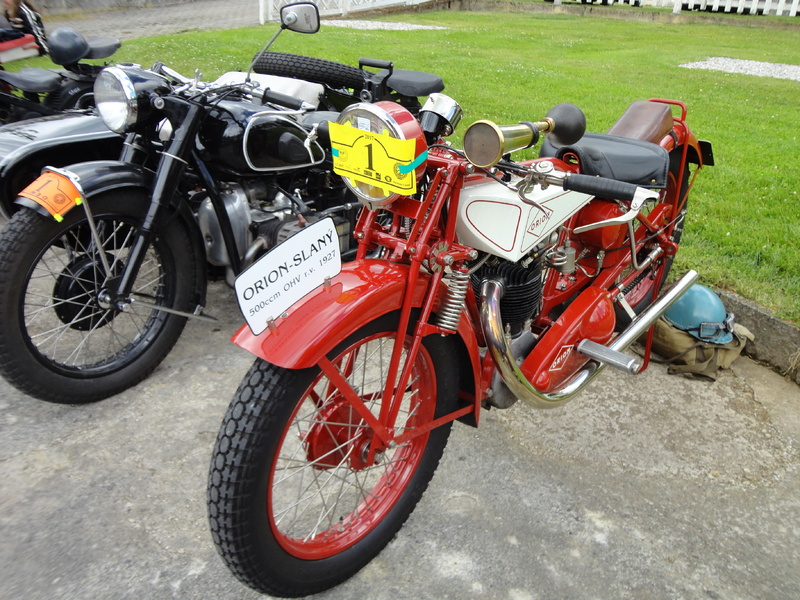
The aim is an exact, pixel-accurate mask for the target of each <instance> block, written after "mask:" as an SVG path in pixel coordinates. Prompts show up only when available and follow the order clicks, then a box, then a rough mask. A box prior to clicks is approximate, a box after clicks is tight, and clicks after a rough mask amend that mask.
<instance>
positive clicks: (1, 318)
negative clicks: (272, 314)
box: [0, 189, 197, 404]
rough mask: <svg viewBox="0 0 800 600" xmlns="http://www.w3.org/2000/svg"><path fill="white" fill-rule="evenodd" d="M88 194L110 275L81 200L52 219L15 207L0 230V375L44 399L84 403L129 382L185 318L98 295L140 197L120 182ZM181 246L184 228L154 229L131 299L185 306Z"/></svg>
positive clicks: (141, 206)
mask: <svg viewBox="0 0 800 600" xmlns="http://www.w3.org/2000/svg"><path fill="white" fill-rule="evenodd" d="M90 202H91V207H92V212H93V215H94V219H95V223H96V227H97V231H98V233H99V235H100V238H101V240H102V255H104V257H105V259H106V262H107V264H108V265H109V267H110V270H111V273H110V274H109V273H107V272H106V271H105V266H104V265H103V261H102V257H101V252H98V251H97V247H96V245H95V244H94V241H93V239H92V236H91V233H90V228H89V224H88V221H87V219H86V213H85V211H84V210H83V209H82V208H81V207H76V208H74V209H72V210H71V211H70V212H69V213H67V215H66V216H65V219H64V221H63V222H61V223H58V222H56V221H55V220H54V219H51V218H44V217H42V216H41V215H39V214H38V213H36V212H34V211H32V210H29V209H21V210H19V211H18V212H17V213H16V214H15V215H14V216H13V218H12V219H11V220H10V221H9V222H8V223H7V225H6V227H5V228H4V230H3V232H2V234H0V373H2V375H3V376H4V377H5V378H6V379H7V380H8V381H9V382H10V383H11V384H12V385H14V386H15V387H17V388H18V389H19V390H21V391H23V392H25V393H26V394H29V395H31V396H35V397H37V398H40V399H42V400H47V401H49V402H57V403H65V404H82V403H86V402H93V401H97V400H102V399H103V398H107V397H108V396H111V395H114V394H117V393H119V392H121V391H123V390H125V389H127V388H129V387H131V386H133V385H135V384H136V383H138V382H139V381H141V380H142V379H144V378H145V377H147V375H149V374H150V373H151V372H152V371H153V369H155V368H156V366H157V365H158V364H159V363H160V362H161V361H162V360H163V359H164V357H165V356H166V355H167V353H168V352H169V351H170V349H171V348H172V346H173V345H174V344H175V342H176V341H177V340H178V337H179V336H180V334H181V332H182V330H183V327H184V325H185V323H186V318H185V317H181V316H177V315H174V314H169V313H166V312H163V311H159V310H154V309H152V308H149V307H146V306H143V305H141V304H140V305H137V304H136V303H135V302H134V303H133V304H131V305H130V306H129V310H127V311H124V312H123V311H119V310H117V309H115V308H113V307H111V306H108V304H107V303H104V302H103V301H102V296H101V292H102V291H103V290H105V289H107V288H108V287H111V286H112V285H113V284H112V282H111V280H113V279H114V278H115V277H117V276H119V275H120V274H121V272H122V269H123V267H124V265H125V263H126V261H127V257H128V253H129V251H130V247H131V244H132V243H133V240H134V234H135V231H136V227H137V226H138V224H139V223H141V221H142V218H143V217H144V215H145V213H146V210H147V208H148V205H149V198H148V196H147V194H146V193H145V192H144V191H142V190H133V189H123V190H112V191H109V192H106V193H103V194H99V195H97V196H96V197H93V198H91V199H90ZM190 248H191V243H190V240H189V235H188V232H187V231H186V229H185V227H183V226H182V225H180V223H176V222H171V223H170V224H169V226H168V227H164V228H163V231H161V232H159V233H158V234H157V235H156V236H155V239H154V241H153V242H152V244H151V245H150V247H149V248H148V250H147V253H146V256H145V260H144V263H143V265H142V267H141V268H140V269H139V272H138V274H137V277H136V280H135V281H134V286H133V297H134V299H137V298H138V299H140V300H142V301H146V302H148V303H152V304H158V305H163V306H166V307H169V308H173V309H178V310H184V311H185V310H187V309H188V308H189V306H188V304H189V301H190V297H191V293H192V290H193V289H194V285H195V278H196V277H197V265H196V264H195V263H194V260H193V258H192V255H191V250H190Z"/></svg>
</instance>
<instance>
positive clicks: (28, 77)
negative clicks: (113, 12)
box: [0, 27, 120, 123]
mask: <svg viewBox="0 0 800 600" xmlns="http://www.w3.org/2000/svg"><path fill="white" fill-rule="evenodd" d="M47 46H48V52H49V54H50V58H51V60H52V61H53V62H54V63H55V64H57V65H59V66H61V67H63V69H59V70H51V69H39V68H33V67H26V68H24V69H21V70H20V71H19V72H16V73H12V72H9V71H5V70H0V123H13V122H15V121H21V120H24V119H30V118H33V117H40V116H44V115H55V114H58V113H61V112H63V111H65V110H71V109H86V108H90V107H92V106H94V91H93V89H94V81H95V79H96V77H97V75H98V74H99V73H100V71H101V70H102V69H103V67H104V65H93V64H89V63H85V62H81V61H83V60H92V59H103V58H108V57H110V56H111V55H113V54H114V53H115V52H116V51H117V50H118V49H119V47H120V42H119V40H118V39H115V38H110V37H91V38H88V39H87V38H86V37H84V36H83V35H82V34H80V33H79V32H77V31H75V30H74V29H71V28H69V27H60V28H58V29H56V30H55V31H54V32H53V33H52V34H50V36H49V38H48V39H47Z"/></svg>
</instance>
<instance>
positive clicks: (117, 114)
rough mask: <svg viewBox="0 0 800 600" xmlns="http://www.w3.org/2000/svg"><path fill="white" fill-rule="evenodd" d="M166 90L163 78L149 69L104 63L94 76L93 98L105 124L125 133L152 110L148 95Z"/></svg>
mask: <svg viewBox="0 0 800 600" xmlns="http://www.w3.org/2000/svg"><path fill="white" fill-rule="evenodd" d="M169 90H170V87H169V84H168V83H167V82H166V80H164V79H163V78H162V77H160V76H159V75H156V74H155V73H153V72H151V71H143V70H142V69H138V68H123V67H108V68H106V69H103V70H102V71H100V74H99V75H98V76H97V79H96V80H95V83H94V100H95V103H96V104H97V112H99V113H100V117H101V118H102V119H103V122H104V123H105V124H106V127H108V128H109V129H110V130H111V131H115V132H117V133H126V132H128V131H131V130H132V129H133V128H134V127H135V126H136V125H137V124H139V123H141V122H143V121H144V120H145V119H147V117H149V116H150V114H152V112H153V108H152V105H151V100H150V97H151V95H152V94H154V93H159V92H161V93H166V92H168V91H169Z"/></svg>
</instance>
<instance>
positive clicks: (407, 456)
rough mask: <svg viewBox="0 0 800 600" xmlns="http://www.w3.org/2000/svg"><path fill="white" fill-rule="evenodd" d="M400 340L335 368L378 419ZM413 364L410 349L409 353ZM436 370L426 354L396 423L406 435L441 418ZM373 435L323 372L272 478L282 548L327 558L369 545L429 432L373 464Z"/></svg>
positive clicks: (271, 505) (370, 343)
mask: <svg viewBox="0 0 800 600" xmlns="http://www.w3.org/2000/svg"><path fill="white" fill-rule="evenodd" d="M393 347H394V334H389V333H382V334H377V335H374V336H371V337H369V338H365V339H362V340H359V341H358V342H357V343H356V344H355V345H354V346H352V347H350V348H348V349H347V350H345V351H344V352H343V353H342V354H341V355H339V357H337V359H336V360H335V361H333V363H334V364H335V365H337V366H338V367H339V369H340V371H341V372H342V374H343V375H344V376H345V377H346V379H347V380H348V382H349V383H350V385H351V386H352V387H353V389H354V390H356V391H357V393H358V394H359V396H360V397H361V398H362V400H364V402H365V404H366V406H367V407H368V408H369V409H370V410H371V411H372V413H373V414H375V415H376V416H377V415H378V413H379V411H380V406H381V400H382V394H383V390H384V382H385V381H386V371H387V369H388V364H389V360H390V358H391V355H392V349H393ZM403 354H404V360H405V349H404V353H403ZM435 405H436V385H435V376H434V370H433V364H432V361H431V358H430V355H429V354H428V353H427V351H426V350H425V348H424V347H421V348H420V351H419V353H418V356H417V359H416V361H415V364H414V368H413V372H412V375H411V378H410V380H409V384H408V385H407V387H406V390H405V395H404V400H403V404H402V406H401V409H400V413H399V415H398V418H397V422H396V425H395V431H396V433H397V434H398V435H399V434H401V433H403V432H404V431H408V430H410V429H414V428H417V427H420V426H421V425H424V424H426V423H429V422H430V421H432V420H433V418H434V411H435ZM370 437H371V436H370V429H369V428H368V427H367V426H366V425H365V423H364V422H363V419H362V418H361V417H360V416H358V415H357V414H356V412H355V410H354V409H353V408H352V407H351V405H350V404H349V403H348V402H347V401H346V400H345V399H344V398H343V397H342V395H341V394H340V393H339V392H338V391H337V390H336V389H335V388H334V386H333V385H332V384H331V383H330V382H329V381H328V379H327V377H325V376H324V375H323V374H321V375H319V376H318V377H317V378H316V379H315V380H314V382H313V383H312V384H311V386H309V388H308V389H307V390H306V393H305V394H304V396H303V398H302V399H301V400H300V401H299V402H298V405H297V407H296V408H295V410H294V412H293V414H292V416H291V418H290V420H289V422H288V425H287V427H286V429H285V430H284V432H283V435H282V436H281V440H280V442H279V446H278V450H277V452H276V455H275V460H274V461H273V464H272V469H271V473H270V479H269V487H268V491H267V499H266V500H267V510H268V514H269V522H270V526H271V527H272V530H273V533H274V535H275V537H276V539H277V540H278V543H279V544H280V545H281V546H282V547H283V548H284V550H286V551H287V552H289V553H290V554H292V555H294V556H296V557H298V558H302V559H307V560H314V559H320V558H326V557H328V556H332V555H334V554H337V553H339V552H342V551H343V550H345V549H346V548H348V547H350V546H352V545H353V544H355V543H357V542H358V541H360V540H362V539H363V538H364V537H365V536H366V535H367V534H369V533H370V532H371V531H372V530H373V529H374V528H375V527H376V526H377V525H378V524H379V523H380V522H381V521H382V519H383V518H384V517H385V516H386V515H387V514H388V513H389V512H390V511H391V509H392V508H393V507H394V506H395V505H396V504H397V502H398V501H399V500H400V499H401V497H402V496H403V494H404V492H405V491H406V489H407V487H408V485H409V484H410V482H411V479H412V477H413V475H414V473H415V471H416V469H417V466H418V465H419V463H420V461H421V460H422V456H423V454H424V451H425V448H426V446H427V442H428V437H429V434H428V433H425V434H421V435H419V436H417V437H416V438H413V439H412V440H410V441H409V442H407V443H405V444H401V445H398V446H397V447H395V448H391V449H387V450H386V452H384V453H382V454H380V455H379V456H378V457H377V459H376V463H377V464H367V461H366V458H367V456H368V455H369V440H370Z"/></svg>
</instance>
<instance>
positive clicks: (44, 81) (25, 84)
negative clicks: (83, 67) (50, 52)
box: [0, 67, 61, 94]
mask: <svg viewBox="0 0 800 600" xmlns="http://www.w3.org/2000/svg"><path fill="white" fill-rule="evenodd" d="M0 81H5V82H6V83H8V84H9V85H13V86H14V87H15V88H18V89H20V90H23V91H25V92H34V93H37V94H46V93H48V92H53V91H55V90H57V89H58V86H59V84H60V82H61V75H59V74H58V73H56V72H55V71H48V70H47V69H37V68H35V67H25V68H24V69H20V71H18V72H17V73H9V72H8V71H0Z"/></svg>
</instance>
